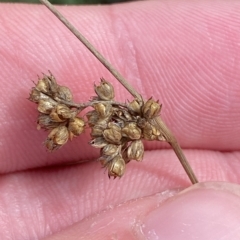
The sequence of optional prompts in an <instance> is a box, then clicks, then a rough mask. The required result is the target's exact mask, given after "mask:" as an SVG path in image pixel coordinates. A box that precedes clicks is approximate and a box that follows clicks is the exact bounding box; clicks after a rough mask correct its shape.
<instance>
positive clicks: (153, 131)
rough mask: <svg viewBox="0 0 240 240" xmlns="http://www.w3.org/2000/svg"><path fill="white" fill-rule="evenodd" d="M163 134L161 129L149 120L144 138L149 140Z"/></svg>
mask: <svg viewBox="0 0 240 240" xmlns="http://www.w3.org/2000/svg"><path fill="white" fill-rule="evenodd" d="M160 135H161V132H160V130H159V129H157V128H156V127H154V126H153V125H152V124H150V123H149V122H147V123H146V125H145V127H144V128H143V138H144V139H145V140H148V141H153V140H157V139H158V137H159V136H160Z"/></svg>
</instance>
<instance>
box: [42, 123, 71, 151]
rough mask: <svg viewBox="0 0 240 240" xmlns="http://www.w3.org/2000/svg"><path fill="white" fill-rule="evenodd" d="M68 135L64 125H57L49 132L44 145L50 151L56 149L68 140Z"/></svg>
mask: <svg viewBox="0 0 240 240" xmlns="http://www.w3.org/2000/svg"><path fill="white" fill-rule="evenodd" d="M68 137H69V133H68V129H67V128H66V127H65V126H59V127H57V128H54V129H53V130H52V131H51V132H50V133H49V135H48V138H47V140H46V141H45V145H46V147H47V148H48V150H50V151H53V150H57V149H58V148H60V147H62V146H63V145H64V144H65V143H66V142H67V141H68Z"/></svg>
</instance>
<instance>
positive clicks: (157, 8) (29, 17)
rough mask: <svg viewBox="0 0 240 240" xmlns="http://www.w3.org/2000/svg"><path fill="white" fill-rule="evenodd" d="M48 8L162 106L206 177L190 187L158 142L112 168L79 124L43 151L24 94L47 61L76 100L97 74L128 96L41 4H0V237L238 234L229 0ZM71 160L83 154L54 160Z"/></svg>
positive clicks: (233, 6)
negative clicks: (117, 171)
mask: <svg viewBox="0 0 240 240" xmlns="http://www.w3.org/2000/svg"><path fill="white" fill-rule="evenodd" d="M57 8H58V9H59V10H60V11H61V12H62V13H63V14H64V15H65V16H66V17H67V18H68V19H69V20H70V21H71V22H72V23H73V24H74V25H75V26H76V27H77V28H78V29H79V30H80V31H81V32H82V33H83V34H84V35H85V36H86V37H87V38H88V39H89V40H90V41H91V42H92V43H93V44H94V46H95V47H96V48H97V49H98V50H99V51H100V52H101V53H102V54H103V55H104V56H105V57H106V58H107V59H108V60H109V61H110V62H111V63H112V64H113V65H114V66H115V67H116V68H117V69H118V70H119V71H120V72H121V73H122V74H123V75H124V76H125V77H126V78H127V79H128V81H129V82H130V83H131V84H132V85H133V86H134V87H135V88H136V89H137V91H139V92H140V93H141V94H142V95H143V97H144V98H145V99H147V98H149V97H151V96H153V97H154V99H159V100H160V102H161V103H162V104H163V108H162V113H161V115H162V118H163V119H164V121H165V122H166V124H167V125H168V126H169V128H170V129H171V130H172V131H173V133H174V134H175V135H176V138H177V139H178V140H179V142H180V145H181V146H182V147H183V149H184V153H185V154H186V156H187V158H188V160H189V163H190V164H191V166H192V168H193V170H194V172H195V174H196V176H197V177H198V179H199V181H200V182H208V183H204V184H198V185H196V186H193V187H190V186H191V184H190V181H189V179H188V177H187V175H186V173H185V172H184V170H183V168H182V166H181V165H180V163H179V161H178V160H177V157H176V156H175V154H174V152H173V151H172V150H171V149H170V148H169V147H168V145H167V144H162V143H158V142H148V143H146V144H145V156H144V160H143V162H141V163H137V162H131V163H129V164H128V165H127V168H126V173H125V175H124V176H123V177H122V178H121V179H115V180H113V179H110V180H109V179H108V177H107V173H106V172H104V169H102V168H101V166H100V164H99V163H98V162H96V161H95V160H96V159H97V157H98V156H99V155H98V154H99V153H98V151H97V150H96V149H92V148H91V146H89V144H88V141H89V130H86V131H85V133H84V134H83V135H82V136H80V137H78V138H76V139H74V140H73V141H72V142H69V143H68V144H67V145H66V146H64V147H62V148H61V149H60V150H58V151H57V152H54V153H48V152H47V151H46V150H45V149H44V146H43V145H42V142H43V141H44V139H45V138H46V136H47V133H46V132H44V131H37V130H36V119H37V111H36V105H34V104H33V103H31V102H29V101H27V100H26V98H27V97H28V95H29V90H30V89H31V87H32V86H33V83H32V80H33V81H35V82H36V81H37V74H38V75H40V76H41V73H42V72H45V73H47V71H48V70H51V72H52V73H53V74H54V76H55V77H56V79H57V80H58V81H59V83H60V84H62V85H67V86H68V87H69V88H71V89H72V92H73V94H74V98H75V100H76V102H81V101H87V100H88V99H89V98H90V97H91V96H93V95H94V91H93V83H94V82H95V83H97V82H98V81H99V78H100V77H105V78H106V79H108V80H109V81H111V82H112V83H113V85H114V88H115V92H116V99H118V100H119V101H125V100H126V98H127V99H132V97H131V96H130V95H129V94H128V93H127V92H126V90H125V89H124V88H123V87H122V86H121V85H120V84H119V83H118V82H117V81H116V80H115V79H114V78H113V77H112V76H111V75H110V73H108V72H107V70H106V69H105V68H104V67H103V66H102V65H101V64H100V63H99V62H98V61H97V60H96V59H95V58H94V57H93V56H92V55H91V54H90V53H89V52H88V51H87V50H86V49H85V48H84V47H83V46H82V44H81V43H80V42H79V41H78V40H77V39H76V38H75V37H74V36H73V35H72V34H71V33H70V32H69V31H68V30H67V29H66V28H65V27H64V26H63V25H62V24H61V23H60V22H59V21H58V20H57V19H56V18H55V16H53V15H52V14H51V13H50V12H49V11H48V10H47V9H46V8H45V7H44V6H40V5H19V4H15V5H14V4H1V5H0V39H1V41H0V56H1V61H0V66H1V74H0V106H1V107H0V110H1V122H0V132H1V138H0V156H1V157H0V172H1V173H2V175H1V176H0V193H1V194H0V239H26V240H28V239H44V238H46V239H49V240H50V239H70V240H71V239H190V240H191V239H207V240H208V239H209V240H210V239H211V240H212V239H239V237H240V229H239V221H240V212H239V211H240V210H239V209H240V207H239V205H240V203H239V202H240V201H239V200H240V199H239V195H240V194H239V192H240V188H239V185H238V184H239V182H240V170H239V169H240V153H239V150H240V146H239V145H240V144H239V136H240V111H239V110H240V84H239V81H240V80H239V76H240V65H239V62H240V54H239V51H240V45H239V42H240V32H239V26H240V15H239V12H240V3H239V2H237V1H212V2H211V1H194V2H191V1H153V2H152V1H148V2H135V3H129V4H120V5H111V6H91V7H90V6H84V7H76V6H72V7H66V6H61V7H59V6H58V7H57ZM76 161H82V162H84V163H82V164H76V165H69V166H66V165H63V166H61V167H60V166H55V165H62V164H64V163H71V162H76ZM50 166H52V167H50ZM226 182H231V183H235V184H234V185H233V184H229V183H226ZM182 190H183V192H181V191H182ZM157 237H158V238H157Z"/></svg>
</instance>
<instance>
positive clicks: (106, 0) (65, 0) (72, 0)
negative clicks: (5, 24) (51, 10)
mask: <svg viewBox="0 0 240 240" xmlns="http://www.w3.org/2000/svg"><path fill="white" fill-rule="evenodd" d="M130 1H131V0H50V2H51V3H53V4H64V5H65V4H66V5H70V4H74V5H76V4H111V3H120V2H130ZM2 2H5V3H6V2H10V3H39V1H38V0H0V3H2Z"/></svg>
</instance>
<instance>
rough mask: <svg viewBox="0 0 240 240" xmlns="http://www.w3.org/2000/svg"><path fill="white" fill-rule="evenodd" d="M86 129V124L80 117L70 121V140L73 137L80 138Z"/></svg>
mask: <svg viewBox="0 0 240 240" xmlns="http://www.w3.org/2000/svg"><path fill="white" fill-rule="evenodd" d="M84 128H85V122H84V120H83V119H82V118H80V117H75V118H72V119H70V120H69V124H68V131H69V138H70V139H72V138H73V137H76V136H79V135H80V134H81V133H82V132H83V130H84Z"/></svg>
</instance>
